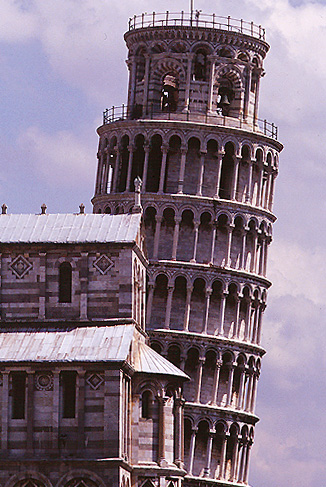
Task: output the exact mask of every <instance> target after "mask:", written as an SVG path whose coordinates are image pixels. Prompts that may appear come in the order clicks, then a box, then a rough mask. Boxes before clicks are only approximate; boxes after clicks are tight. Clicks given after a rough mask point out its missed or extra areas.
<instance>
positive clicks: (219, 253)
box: [213, 215, 228, 267]
mask: <svg viewBox="0 0 326 487" xmlns="http://www.w3.org/2000/svg"><path fill="white" fill-rule="evenodd" d="M227 246H228V217H227V216H226V215H220V216H219V217H218V219H217V227H216V240H215V246H214V260H213V263H214V264H215V265H218V266H221V267H224V266H225V265H227V262H226V257H227Z"/></svg>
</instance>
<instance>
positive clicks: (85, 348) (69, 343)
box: [0, 325, 188, 378]
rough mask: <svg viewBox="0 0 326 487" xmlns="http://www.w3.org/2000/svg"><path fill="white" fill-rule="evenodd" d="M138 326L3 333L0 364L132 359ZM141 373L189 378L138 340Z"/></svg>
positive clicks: (137, 366)
mask: <svg viewBox="0 0 326 487" xmlns="http://www.w3.org/2000/svg"><path fill="white" fill-rule="evenodd" d="M134 334H135V325H115V326H93V327H79V328H74V329H69V330H51V331H45V330H35V329H31V330H28V331H17V330H16V331H2V332H0V364H1V363H6V362H16V363H17V362H24V363H26V362H31V363H32V362H52V363H53V362H61V363H62V362H65V363H71V362H120V361H124V360H128V358H129V352H130V350H131V343H132V341H133V338H134ZM134 343H135V347H134V350H133V359H132V360H133V361H134V362H135V363H134V364H131V365H132V366H133V367H134V368H135V370H136V371H137V372H143V373H147V374H163V375H173V376H178V377H183V378H188V376H187V375H186V374H184V372H182V371H181V370H179V369H178V368H177V367H175V366H174V365H173V364H171V363H170V362H168V360H166V359H165V358H164V357H162V356H161V355H159V354H158V353H157V352H155V351H154V350H152V349H151V348H150V347H149V346H148V345H146V344H145V343H144V342H141V341H140V340H135V342H134Z"/></svg>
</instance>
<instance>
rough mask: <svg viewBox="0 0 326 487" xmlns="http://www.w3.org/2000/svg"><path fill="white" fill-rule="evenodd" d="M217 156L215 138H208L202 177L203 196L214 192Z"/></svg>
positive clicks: (213, 194) (211, 195) (211, 194)
mask: <svg viewBox="0 0 326 487" xmlns="http://www.w3.org/2000/svg"><path fill="white" fill-rule="evenodd" d="M217 157H218V145H217V142H216V140H214V139H210V140H209V141H208V142H207V154H206V156H205V171H204V179H203V188H202V194H203V196H210V197H213V196H215V194H216V186H217Z"/></svg>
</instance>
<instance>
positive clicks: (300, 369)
mask: <svg viewBox="0 0 326 487" xmlns="http://www.w3.org/2000/svg"><path fill="white" fill-rule="evenodd" d="M176 4H177V7H176ZM195 8H196V9H200V10H202V11H203V12H204V13H213V12H215V13H216V14H217V15H222V16H227V15H231V16H232V17H235V18H244V19H245V20H248V21H251V20H252V21H254V22H255V23H256V24H261V25H262V26H263V27H265V28H266V33H267V34H266V35H267V41H268V42H269V44H270V45H271V50H270V52H269V53H268V55H267V59H266V61H265V70H266V76H265V77H264V78H263V80H262V84H261V92H260V118H266V119H267V120H269V121H273V122H274V123H276V125H278V127H279V139H280V140H281V142H282V143H283V144H284V150H283V152H282V153H281V158H280V174H279V177H278V179H277V185H276V194H275V205H274V212H275V214H276V215H277V217H278V220H277V222H276V224H275V226H274V239H273V243H272V246H271V249H270V252H269V272H268V277H269V278H270V279H271V280H272V281H273V287H272V288H271V290H270V292H269V301H268V307H267V310H266V312H265V318H264V331H263V345H264V347H265V348H266V349H267V354H266V356H265V357H264V359H263V367H262V374H261V378H260V381H259V388H258V401H257V414H258V415H259V416H260V417H261V421H260V422H259V424H258V425H257V427H256V439H255V445H254V447H253V449H252V461H251V471H250V483H251V485H252V486H253V487H292V486H293V487H294V486H295V487H298V486H299V487H303V486H304V487H315V486H316V485H322V484H323V482H324V481H323V479H325V478H326V446H325V435H326V415H325V414H324V410H325V407H326V329H325V328H326V313H325V312H326V309H325V308H326V306H325V300H324V291H325V288H326V277H325V276H326V264H325V260H326V227H325V225H324V222H325V207H326V198H325V188H326V161H325V155H324V152H325V151H324V139H325V134H326V116H325V113H326V96H325V87H326V62H325V52H326V2H325V1H324V2H309V1H304V0H302V1H300V0H291V1H288V0H242V1H241V2H240V1H235V0H224V1H221V0H217V1H214V2H212V1H211V0H210V1H208V0H195ZM188 9H189V3H188V1H184V0H182V1H180V0H178V1H177V2H176V0H166V1H165V2H164V8H162V1H160V2H159V1H158V0H151V1H148V0H138V1H137V2H132V1H131V0H120V2H112V0H55V1H53V0H0V14H1V15H0V93H1V94H0V205H1V204H2V203H6V204H7V205H8V212H10V213H38V212H40V206H41V204H42V203H46V205H47V206H48V212H50V213H55V212H60V213H63V212H77V211H78V206H79V204H80V203H82V202H83V203H84V204H85V205H86V211H88V212H91V204H90V199H91V197H92V195H93V191H94V180H95V172H96V162H97V160H96V152H97V134H96V127H98V126H99V125H101V120H102V111H103V110H104V109H105V108H106V107H110V106H112V105H116V106H118V105H121V104H122V103H124V102H125V101H126V88H127V68H126V64H125V58H126V49H125V46H124V41H123V33H124V32H125V30H126V29H127V21H128V18H129V17H131V16H133V15H134V14H139V13H142V12H152V11H153V10H154V11H156V12H161V11H166V10H170V11H176V10H185V11H187V10H188Z"/></svg>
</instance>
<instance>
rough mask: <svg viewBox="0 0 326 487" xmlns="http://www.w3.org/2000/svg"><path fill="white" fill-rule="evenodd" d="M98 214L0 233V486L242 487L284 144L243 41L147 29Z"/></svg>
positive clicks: (104, 137) (133, 27) (160, 17)
mask: <svg viewBox="0 0 326 487" xmlns="http://www.w3.org/2000/svg"><path fill="white" fill-rule="evenodd" d="M125 41H126V44H127V48H128V59H127V65H128V69H129V85H128V100H127V103H126V105H124V106H122V107H118V108H117V107H112V109H110V110H105V112H104V116H103V124H102V126H101V127H99V128H98V134H99V150H98V168H97V175H96V182H95V194H94V197H93V199H92V203H93V209H94V211H93V214H91V215H86V214H85V212H84V207H83V205H81V206H80V212H79V213H78V214H72V215H50V214H47V212H46V207H45V205H44V206H43V207H42V209H41V213H40V214H39V215H10V214H9V213H7V208H6V206H5V205H3V207H2V215H0V263H1V274H0V276H1V286H0V306H1V322H0V323H1V328H0V368H1V370H0V372H1V389H0V425H1V428H0V439H1V450H0V464H1V467H0V485H1V486H2V487H27V486H28V487H104V486H110V487H111V486H112V487H127V486H130V487H131V486H132V487H181V486H184V487H191V486H193V487H199V486H201V487H203V486H205V487H206V486H212V485H216V486H220V487H226V486H239V485H244V484H245V485H246V484H248V481H249V464H250V452H251V448H252V445H253V442H254V431H255V425H256V423H257V421H258V417H257V416H256V414H255V403H256V394H257V386H258V379H259V375H260V369H261V359H262V357H263V355H264V353H265V350H264V349H263V348H262V346H261V332H262V320H263V314H264V310H265V308H266V299H267V291H268V288H269V287H270V285H271V283H270V281H269V280H268V278H267V277H266V268H267V253H268V247H269V244H270V243H271V240H272V225H273V223H274V221H275V216H274V214H273V194H274V186H275V179H276V176H277V173H278V157H279V152H280V151H281V150H282V145H281V143H280V142H278V140H277V127H276V126H275V125H274V124H273V123H269V122H267V121H266V120H261V119H260V118H259V115H258V102H259V85H260V81H261V78H262V76H263V75H264V69H263V62H264V59H265V56H266V54H267V52H268V49H269V45H268V44H267V42H266V40H265V31H264V29H263V28H262V27H261V26H256V25H255V24H254V23H253V22H245V21H243V20H235V19H231V18H230V17H218V16H216V15H211V16H205V15H203V14H201V13H199V12H197V13H196V15H192V14H190V15H189V14H185V13H184V12H180V13H179V14H170V13H169V12H166V13H165V14H157V13H153V14H150V15H148V14H143V15H141V16H135V17H133V18H132V19H130V20H129V28H128V31H127V32H126V34H125Z"/></svg>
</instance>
